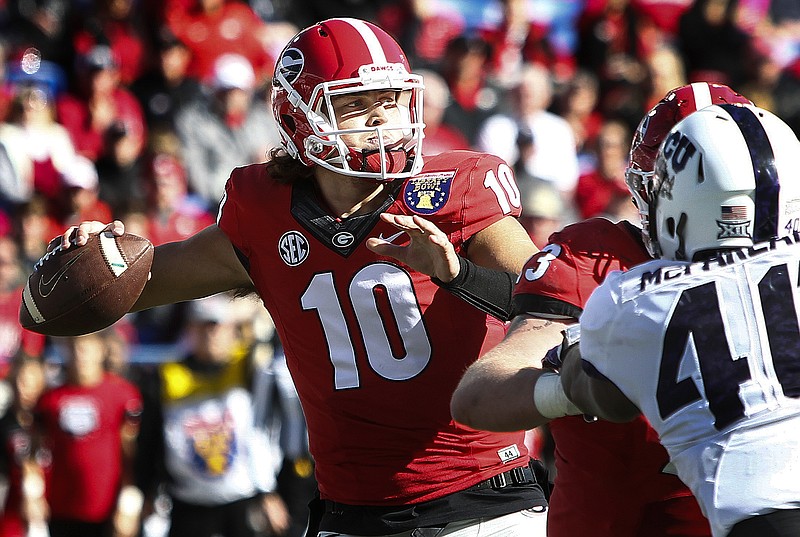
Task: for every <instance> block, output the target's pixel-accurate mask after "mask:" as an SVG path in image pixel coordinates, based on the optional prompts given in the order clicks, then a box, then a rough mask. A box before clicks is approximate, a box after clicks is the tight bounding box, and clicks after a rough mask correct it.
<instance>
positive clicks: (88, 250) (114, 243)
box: [19, 231, 153, 336]
mask: <svg viewBox="0 0 800 537" xmlns="http://www.w3.org/2000/svg"><path fill="white" fill-rule="evenodd" d="M152 263H153V245H152V243H151V242H150V241H149V240H147V239H145V238H143V237H139V236H138V235H133V234H130V233H125V234H124V235H121V236H115V235H113V234H112V233H111V232H110V231H106V232H103V233H100V234H97V235H91V236H90V237H89V241H88V242H87V243H86V244H85V245H84V246H78V247H76V246H72V247H70V248H68V249H66V250H63V249H61V247H60V246H58V247H57V248H55V249H54V250H52V251H50V252H48V253H47V254H46V255H45V256H44V257H42V258H41V259H40V260H39V262H38V263H36V265H35V266H34V268H33V272H32V273H31V275H30V276H29V277H28V283H27V284H26V285H25V289H24V290H23V293H22V305H21V306H20V310H19V322H20V324H22V326H23V327H25V328H27V329H28V330H32V331H34V332H38V333H40V334H45V335H48V336H77V335H82V334H88V333H91V332H96V331H97V330H101V329H103V328H105V327H107V326H109V325H111V324H113V323H115V322H116V321H117V320H119V319H120V318H121V317H122V316H123V315H125V314H126V313H127V312H128V311H129V310H130V309H131V307H132V306H133V304H134V303H135V302H136V300H137V299H138V298H139V295H140V294H141V293H142V289H144V285H145V283H147V280H148V278H149V275H150V265H151V264H152Z"/></svg>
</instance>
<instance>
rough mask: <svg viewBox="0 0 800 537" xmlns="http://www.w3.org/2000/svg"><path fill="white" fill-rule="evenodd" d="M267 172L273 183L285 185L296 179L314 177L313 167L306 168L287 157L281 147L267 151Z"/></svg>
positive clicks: (297, 161)
mask: <svg viewBox="0 0 800 537" xmlns="http://www.w3.org/2000/svg"><path fill="white" fill-rule="evenodd" d="M267 171H268V172H269V174H270V177H272V178H273V179H274V180H275V181H277V182H279V183H286V184H288V183H292V182H294V181H296V180H298V179H311V177H313V176H314V166H306V165H305V164H303V163H302V162H300V161H299V160H297V159H295V158H293V157H291V156H289V154H288V153H287V152H286V150H285V149H283V148H282V147H273V148H272V149H270V150H269V160H268V161H267Z"/></svg>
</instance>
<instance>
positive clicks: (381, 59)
mask: <svg viewBox="0 0 800 537" xmlns="http://www.w3.org/2000/svg"><path fill="white" fill-rule="evenodd" d="M341 20H343V21H345V22H347V23H348V24H350V25H351V26H352V27H353V28H354V29H355V30H356V31H357V32H358V33H359V35H361V38H362V39H363V40H364V44H366V45H367V49H368V50H369V55H370V56H371V57H372V63H387V61H386V53H385V52H384V50H383V46H382V45H381V42H380V40H379V39H378V36H377V35H375V32H373V31H372V28H370V27H369V26H368V25H367V24H366V23H364V21H361V20H358V19H341Z"/></svg>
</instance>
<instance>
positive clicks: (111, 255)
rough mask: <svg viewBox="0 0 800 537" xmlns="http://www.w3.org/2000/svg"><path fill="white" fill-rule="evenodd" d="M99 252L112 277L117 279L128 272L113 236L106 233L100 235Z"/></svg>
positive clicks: (108, 232)
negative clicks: (101, 253)
mask: <svg viewBox="0 0 800 537" xmlns="http://www.w3.org/2000/svg"><path fill="white" fill-rule="evenodd" d="M100 251H101V252H103V258H105V260H106V263H107V264H108V268H110V269H111V272H113V273H114V276H117V277H119V275H120V274H122V273H123V272H125V271H126V270H128V264H127V263H126V262H125V258H124V257H122V252H120V251H119V246H117V240H116V239H115V238H114V234H113V233H111V232H110V231H106V232H104V233H101V234H100Z"/></svg>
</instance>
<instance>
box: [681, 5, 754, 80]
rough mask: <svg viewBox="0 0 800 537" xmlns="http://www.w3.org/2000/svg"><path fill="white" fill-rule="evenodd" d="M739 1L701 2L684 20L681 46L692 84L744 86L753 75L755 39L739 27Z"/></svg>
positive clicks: (688, 12)
mask: <svg viewBox="0 0 800 537" xmlns="http://www.w3.org/2000/svg"><path fill="white" fill-rule="evenodd" d="M737 5H738V2H737V1H736V0H697V1H696V2H695V3H694V4H693V5H692V7H690V8H689V9H688V10H687V11H686V12H685V13H684V14H683V15H682V16H681V19H680V25H679V30H678V44H679V46H680V49H681V56H683V61H684V63H685V64H686V73H687V77H688V78H689V81H690V82H697V81H706V82H717V83H720V84H727V85H729V86H731V87H734V88H736V87H739V86H741V85H742V84H743V83H744V82H745V81H746V80H748V78H750V77H751V76H752V75H753V71H752V69H753V66H754V61H755V59H756V56H755V50H754V49H753V46H752V38H751V36H750V35H748V34H747V33H746V32H745V31H744V30H743V29H741V28H740V27H739V26H738V25H737V23H736V13H737Z"/></svg>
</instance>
